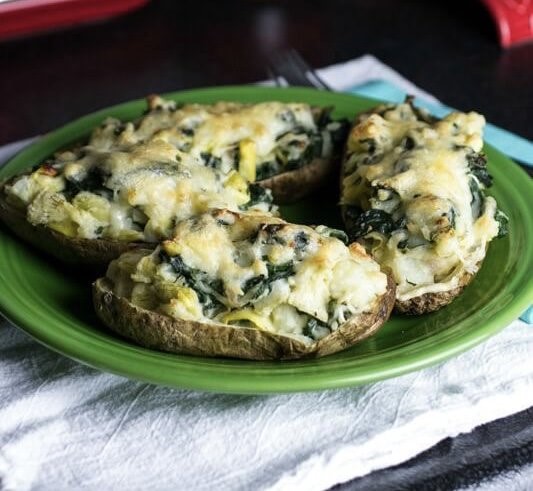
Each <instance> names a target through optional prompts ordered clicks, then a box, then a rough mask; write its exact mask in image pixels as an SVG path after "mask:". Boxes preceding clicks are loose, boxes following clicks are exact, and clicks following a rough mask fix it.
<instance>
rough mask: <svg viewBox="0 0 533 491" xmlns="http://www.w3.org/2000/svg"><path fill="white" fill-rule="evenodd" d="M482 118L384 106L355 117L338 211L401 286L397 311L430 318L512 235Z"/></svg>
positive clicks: (410, 105)
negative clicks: (492, 189) (492, 246)
mask: <svg viewBox="0 0 533 491" xmlns="http://www.w3.org/2000/svg"><path fill="white" fill-rule="evenodd" d="M484 124H485V120H484V118H483V116H480V115H479V114H477V113H451V114H449V115H448V116H446V117H445V118H443V119H441V120H438V119H436V118H434V117H432V116H430V115H429V114H428V113H427V112H425V111H423V110H421V109H419V108H417V107H415V106H414V105H413V102H412V99H411V98H408V99H407V101H406V102H405V103H404V104H397V105H394V104H387V105H381V106H378V107H376V108H375V109H374V110H372V111H369V112H366V113H364V114H362V115H359V116H358V117H357V119H356V121H355V123H354V125H353V127H352V129H351V131H350V134H349V137H348V140H347V145H346V153H345V156H344V159H343V165H342V172H341V210H342V216H343V219H344V222H345V225H346V229H347V231H348V233H349V235H350V238H351V240H356V241H358V242H360V243H361V244H363V245H364V246H365V248H366V249H367V250H368V251H369V252H370V253H371V254H372V255H373V256H374V257H375V259H376V260H377V261H378V262H379V263H380V264H381V266H382V267H383V268H384V269H386V270H387V271H390V272H391V274H392V276H393V278H394V280H395V282H396V284H397V289H396V310H397V311H398V312H401V313H406V314H417V315H418V314H424V313H427V312H432V311H435V310H438V309H440V308H441V307H443V306H445V305H447V304H449V303H450V302H451V301H452V300H453V299H454V298H456V297H457V296H458V295H459V294H460V293H461V292H462V291H463V289H464V287H465V286H466V285H467V284H468V283H469V282H470V281H471V280H472V278H473V277H474V276H475V274H476V273H477V272H478V270H479V268H480V267H481V264H482V261H483V259H484V257H485V255H486V252H487V248H488V245H489V243H490V241H491V240H492V239H494V238H496V237H501V236H503V235H505V234H506V223H507V217H506V216H505V214H504V213H502V212H501V211H500V210H498V208H497V204H496V201H495V200H494V198H493V197H491V196H487V195H485V189H486V188H488V187H489V186H490V185H491V184H492V178H491V176H490V175H489V174H488V171H487V168H486V158H485V156H484V154H483V153H482V146H483V140H482V132H483V127H484Z"/></svg>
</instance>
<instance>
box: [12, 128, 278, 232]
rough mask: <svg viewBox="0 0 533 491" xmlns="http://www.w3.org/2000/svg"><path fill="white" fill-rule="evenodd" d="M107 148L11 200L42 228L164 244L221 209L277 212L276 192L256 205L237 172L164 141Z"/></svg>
mask: <svg viewBox="0 0 533 491" xmlns="http://www.w3.org/2000/svg"><path fill="white" fill-rule="evenodd" d="M97 134H98V133H97ZM104 147H105V145H103V144H102V142H100V143H99V144H98V145H97V146H95V145H94V142H93V141H92V140H91V141H90V142H89V144H88V145H87V146H86V147H84V148H83V149H82V150H78V151H76V152H72V151H67V152H63V153H61V154H59V155H57V156H56V158H55V161H54V163H53V164H44V165H43V166H41V167H40V168H39V169H38V170H37V171H35V172H33V173H32V174H29V175H24V176H22V177H20V178H19V179H17V180H16V181H15V182H14V183H13V184H12V185H11V186H9V187H7V193H8V198H9V199H10V200H11V201H12V202H13V203H14V204H16V205H19V206H21V207H25V208H26V209H27V218H28V221H29V222H30V223H32V224H34V225H46V226H48V227H50V228H52V229H53V230H56V231H59V232H61V233H63V234H65V235H68V236H71V237H81V238H87V239H95V238H105V239H116V240H125V241H136V240H142V241H150V242H154V241H157V240H159V239H162V238H164V237H167V236H168V235H169V234H170V233H171V231H172V229H173V227H174V225H175V223H176V222H178V221H180V220H184V219H186V218H189V217H191V216H193V215H197V214H199V213H204V212H206V211H207V210H209V209H213V208H221V207H223V208H228V209H231V210H234V211H239V210H240V209H247V210H249V211H250V212H261V213H265V212H269V211H274V212H275V209H273V208H272V206H271V201H272V199H271V196H270V194H269V192H267V191H264V192H262V194H260V195H259V198H257V199H255V201H251V196H250V186H249V184H248V183H247V182H246V181H245V180H244V179H243V178H242V177H241V176H240V175H239V174H237V173H236V172H235V171H232V172H230V173H228V174H224V173H222V172H221V171H220V170H217V169H212V168H209V167H205V166H203V165H201V164H200V163H199V162H198V161H197V160H196V159H195V158H194V157H193V156H192V155H190V154H186V153H183V152H180V151H177V150H176V148H175V147H174V146H173V145H171V144H170V143H168V142H166V141H165V140H162V139H160V138H159V137H158V136H157V135H155V136H152V137H150V138H148V139H147V140H145V141H142V142H139V143H135V144H132V145H131V146H128V147H126V148H121V147H113V146H109V147H108V148H107V149H105V150H104V149H103V148H104ZM254 186H255V185H254Z"/></svg>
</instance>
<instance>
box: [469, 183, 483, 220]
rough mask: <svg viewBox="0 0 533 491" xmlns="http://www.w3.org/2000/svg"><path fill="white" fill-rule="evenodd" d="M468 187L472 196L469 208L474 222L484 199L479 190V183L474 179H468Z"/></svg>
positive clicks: (480, 210)
mask: <svg viewBox="0 0 533 491" xmlns="http://www.w3.org/2000/svg"><path fill="white" fill-rule="evenodd" d="M468 186H469V188H470V193H471V195H472V199H471V200H470V206H471V208H472V217H473V218H474V220H476V219H477V218H479V216H480V215H481V212H482V210H483V202H484V200H485V198H484V197H483V193H482V192H481V189H480V188H479V183H478V181H476V179H472V178H470V181H469V182H468Z"/></svg>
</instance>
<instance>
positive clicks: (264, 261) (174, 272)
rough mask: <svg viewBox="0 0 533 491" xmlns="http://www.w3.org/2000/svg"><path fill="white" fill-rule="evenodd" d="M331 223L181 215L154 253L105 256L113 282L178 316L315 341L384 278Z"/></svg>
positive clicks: (368, 300) (365, 307)
mask: <svg viewBox="0 0 533 491" xmlns="http://www.w3.org/2000/svg"><path fill="white" fill-rule="evenodd" d="M336 235H337V233H336V231H332V230H331V229H327V228H326V227H318V228H317V229H313V228H310V227H306V226H300V225H292V224H288V223H286V222H284V221H283V220H281V219H278V218H274V217H269V216H258V215H238V214H235V213H233V212H230V211H227V210H219V211H216V212H211V213H209V214H205V215H202V216H200V217H196V218H193V219H189V220H186V221H183V222H181V223H179V224H178V225H177V226H176V229H175V233H174V238H173V239H172V240H166V241H164V242H163V243H162V244H161V245H160V247H158V248H157V249H156V250H155V252H151V251H134V252H131V253H126V254H124V255H122V256H121V257H120V258H119V259H118V260H115V261H113V262H112V263H111V265H110V267H109V270H108V273H107V276H108V277H109V278H110V279H111V280H112V281H113V283H114V291H115V293H117V294H118V295H120V296H124V297H127V298H128V299H130V300H131V301H132V302H133V303H134V304H137V305H139V306H140V307H143V308H146V309H150V310H155V311H157V312H160V313H163V314H166V315H169V316H171V317H174V318H176V319H184V320H194V321H200V322H215V323H222V324H230V325H235V326H246V327H252V328H257V329H262V330H266V331H271V332H276V333H280V334H284V335H292V336H296V337H299V338H301V339H303V340H306V341H309V342H310V341H312V340H318V339H320V338H322V337H324V336H325V335H327V334H329V333H330V332H332V331H334V330H336V329H338V328H339V326H341V325H342V324H344V323H345V322H346V321H348V320H349V319H350V318H351V317H353V316H354V315H357V314H360V313H362V312H369V311H372V310H373V309H375V306H376V302H378V301H379V297H380V296H382V295H383V294H384V293H385V292H386V289H387V277H386V275H385V274H384V273H382V272H381V271H380V268H379V265H378V264H377V263H376V262H375V261H374V260H372V259H371V257H370V256H368V255H367V254H366V253H365V251H364V249H363V248H362V247H361V246H359V245H358V244H353V245H352V246H350V248H348V247H346V246H345V245H344V243H343V242H342V241H341V240H339V239H338V238H335V236H336Z"/></svg>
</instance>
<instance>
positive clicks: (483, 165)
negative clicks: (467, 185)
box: [466, 152, 492, 188]
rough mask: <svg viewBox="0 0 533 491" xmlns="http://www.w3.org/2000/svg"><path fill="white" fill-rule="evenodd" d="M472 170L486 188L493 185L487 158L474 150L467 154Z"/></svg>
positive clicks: (469, 166)
mask: <svg viewBox="0 0 533 491" xmlns="http://www.w3.org/2000/svg"><path fill="white" fill-rule="evenodd" d="M466 160H467V162H468V168H469V170H470V172H471V173H472V174H473V175H474V176H475V177H476V178H477V180H478V181H479V182H480V183H481V184H483V186H485V187H486V188H489V187H490V186H492V176H491V175H490V174H489V172H488V170H487V158H486V157H485V155H484V154H482V153H477V152H472V153H469V154H468V155H467V156H466Z"/></svg>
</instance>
